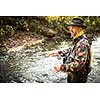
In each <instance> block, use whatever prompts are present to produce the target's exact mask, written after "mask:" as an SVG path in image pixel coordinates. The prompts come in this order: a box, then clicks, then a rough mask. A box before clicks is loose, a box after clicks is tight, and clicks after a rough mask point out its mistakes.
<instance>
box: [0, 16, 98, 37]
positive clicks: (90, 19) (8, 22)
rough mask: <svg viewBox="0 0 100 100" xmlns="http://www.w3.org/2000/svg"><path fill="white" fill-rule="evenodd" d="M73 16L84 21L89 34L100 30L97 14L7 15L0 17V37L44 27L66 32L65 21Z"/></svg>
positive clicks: (39, 29)
mask: <svg viewBox="0 0 100 100" xmlns="http://www.w3.org/2000/svg"><path fill="white" fill-rule="evenodd" d="M74 17H80V18H82V19H83V20H84V21H85V23H86V25H87V29H86V32H88V33H89V34H90V33H94V32H100V30H99V29H100V17H99V16H9V17H0V37H2V36H11V35H13V34H14V33H15V32H16V31H18V30H20V31H32V32H35V33H41V32H42V31H43V29H44V27H46V28H50V29H53V30H55V31H58V32H59V33H65V32H66V33H67V32H68V30H67V23H68V22H69V21H70V20H71V19H72V18H74Z"/></svg>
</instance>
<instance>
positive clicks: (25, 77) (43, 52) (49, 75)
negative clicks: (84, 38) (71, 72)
mask: <svg viewBox="0 0 100 100" xmlns="http://www.w3.org/2000/svg"><path fill="white" fill-rule="evenodd" d="M69 43H70V42H66V41H63V42H57V41H56V42H55V43H54V42H53V41H49V43H47V42H46V43H41V44H39V45H36V46H31V47H27V48H24V49H22V50H20V51H17V52H10V53H8V54H7V55H5V56H1V59H2V63H3V64H2V63H1V64H2V66H4V67H2V66H1V67H0V68H1V69H2V70H1V71H0V77H1V82H8V83H67V73H64V72H58V73H57V72H55V71H54V69H53V67H54V66H55V65H57V64H62V58H61V59H60V60H58V59H57V58H56V57H48V53H50V52H53V51H56V50H59V49H64V48H66V47H68V44H69ZM48 44H49V45H48ZM92 55H93V58H92V71H91V73H90V74H89V77H88V81H87V82H88V83H99V82H100V68H99V67H100V37H98V38H97V39H96V40H95V41H93V42H92Z"/></svg>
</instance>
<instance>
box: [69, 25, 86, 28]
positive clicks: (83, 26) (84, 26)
mask: <svg viewBox="0 0 100 100" xmlns="http://www.w3.org/2000/svg"><path fill="white" fill-rule="evenodd" d="M67 26H79V27H82V28H87V27H86V25H80V24H67Z"/></svg>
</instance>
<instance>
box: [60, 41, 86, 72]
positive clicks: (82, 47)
mask: <svg viewBox="0 0 100 100" xmlns="http://www.w3.org/2000/svg"><path fill="white" fill-rule="evenodd" d="M87 44H88V43H87V42H84V43H82V42H79V43H78V44H77V47H76V50H75V57H74V60H73V61H72V62H70V63H66V64H64V65H61V70H62V71H66V72H76V71H79V70H80V69H81V68H82V67H84V65H85V63H86V60H87V55H88V45H87Z"/></svg>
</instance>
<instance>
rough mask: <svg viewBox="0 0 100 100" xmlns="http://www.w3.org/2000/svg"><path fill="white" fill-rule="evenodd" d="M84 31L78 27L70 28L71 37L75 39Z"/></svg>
mask: <svg viewBox="0 0 100 100" xmlns="http://www.w3.org/2000/svg"><path fill="white" fill-rule="evenodd" d="M81 30H82V27H78V26H69V31H70V33H71V36H72V37H74V36H75V35H76V34H77V33H78V32H80V31H81Z"/></svg>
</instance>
